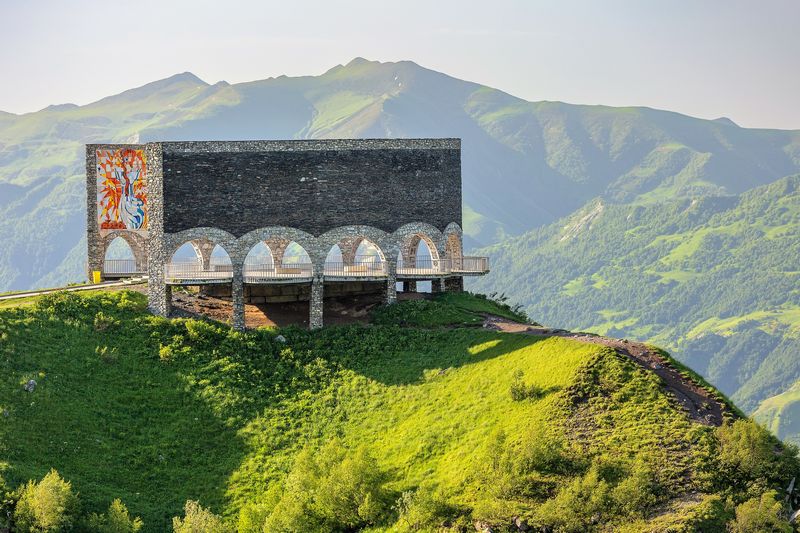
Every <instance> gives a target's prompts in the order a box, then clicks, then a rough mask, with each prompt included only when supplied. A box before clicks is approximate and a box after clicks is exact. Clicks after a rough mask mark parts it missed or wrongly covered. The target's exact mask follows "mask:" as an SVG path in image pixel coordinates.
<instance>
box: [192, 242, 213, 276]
mask: <svg viewBox="0 0 800 533" xmlns="http://www.w3.org/2000/svg"><path fill="white" fill-rule="evenodd" d="M215 246H216V244H214V243H213V242H212V241H210V240H209V239H195V240H193V241H192V247H194V251H195V252H196V253H197V255H199V256H200V262H201V263H202V265H203V270H211V254H212V252H213V251H214V247H215Z"/></svg>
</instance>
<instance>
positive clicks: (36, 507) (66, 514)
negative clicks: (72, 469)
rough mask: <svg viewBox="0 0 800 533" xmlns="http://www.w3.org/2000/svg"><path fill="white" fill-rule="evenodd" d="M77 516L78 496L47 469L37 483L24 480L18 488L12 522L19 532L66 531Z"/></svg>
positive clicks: (55, 473) (54, 472) (53, 471)
mask: <svg viewBox="0 0 800 533" xmlns="http://www.w3.org/2000/svg"><path fill="white" fill-rule="evenodd" d="M77 513H78V497H77V496H76V495H75V494H74V493H73V492H72V485H71V484H70V483H69V481H64V480H63V479H62V478H61V476H59V475H58V472H56V471H55V470H50V472H49V473H47V474H46V475H45V476H44V477H43V478H42V480H41V481H40V482H38V483H36V482H35V481H28V483H26V484H25V485H24V486H23V487H22V489H21V491H20V496H19V501H18V502H17V506H16V509H15V510H14V522H15V524H16V526H17V531H20V532H28V531H30V532H34V531H35V532H46V531H68V530H70V529H72V527H73V525H74V523H75V519H76V517H77Z"/></svg>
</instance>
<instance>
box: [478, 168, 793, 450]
mask: <svg viewBox="0 0 800 533" xmlns="http://www.w3.org/2000/svg"><path fill="white" fill-rule="evenodd" d="M596 213H598V210H597V208H596V206H595V204H590V205H589V206H587V207H586V209H585V212H584V213H579V214H577V215H575V216H573V217H571V218H570V219H568V220H566V221H563V222H561V223H557V224H554V225H553V226H551V227H549V228H547V229H544V230H542V231H539V232H532V233H530V234H529V235H526V236H524V237H521V238H519V239H516V240H512V241H509V242H507V243H505V244H503V245H499V246H496V247H494V248H491V249H489V250H488V253H489V255H491V256H492V258H493V266H492V269H493V271H492V273H491V274H490V275H489V276H487V278H486V279H483V280H481V281H479V282H478V283H477V284H476V285H477V288H478V289H479V290H482V291H490V290H494V288H495V287H503V288H504V290H506V291H507V293H508V294H512V295H514V300H515V301H516V302H520V303H523V304H526V310H527V311H528V313H529V314H531V315H532V316H536V317H537V318H538V319H540V320H542V321H544V322H547V323H552V324H559V325H563V326H566V327H571V328H581V329H590V330H593V331H595V332H598V333H603V334H605V333H609V334H610V335H612V336H629V337H633V338H638V339H642V340H652V341H654V342H657V343H659V344H662V345H666V346H669V347H670V349H673V350H674V352H675V353H676V355H677V356H678V357H679V358H680V359H681V360H683V361H684V362H685V363H687V364H688V365H689V366H691V367H692V368H694V369H695V370H696V371H698V372H700V373H701V374H703V375H704V376H705V377H706V378H707V379H709V380H710V381H711V382H712V383H714V384H715V385H716V386H717V387H719V388H720V389H721V390H722V391H723V392H725V393H726V394H729V395H731V396H732V397H733V399H734V400H735V401H736V402H737V404H740V405H741V406H742V407H744V408H745V409H746V410H747V411H750V412H752V411H753V410H754V409H755V408H756V406H757V405H758V403H759V402H760V401H762V400H764V399H765V398H767V397H769V396H771V395H773V394H775V393H776V391H781V390H785V389H786V388H788V387H789V386H790V385H792V383H793V382H794V381H795V380H796V379H798V377H800V366H799V365H798V363H797V359H796V358H795V357H794V356H793V355H792V354H794V353H796V351H797V349H800V344H798V339H800V299H799V298H798V296H800V292H798V290H797V279H798V269H797V265H796V257H797V256H798V254H800V249H799V248H798V246H800V244H798V243H800V177H797V176H795V177H790V178H786V179H782V180H779V181H777V182H775V183H774V184H771V185H769V186H765V187H762V188H759V189H756V190H754V191H752V192H748V193H745V194H743V195H741V196H740V197H722V198H714V197H698V198H696V199H694V200H685V201H672V202H666V203H656V204H648V205H636V206H620V205H613V204H611V205H608V204H606V205H604V208H603V209H602V210H601V211H600V212H599V214H596ZM590 214H596V215H595V216H594V217H590V216H589V215H590ZM528 265H533V266H532V267H529V266H528ZM792 434H793V433H792V432H789V431H784V430H783V429H781V431H780V436H781V437H787V436H791V435H792Z"/></svg>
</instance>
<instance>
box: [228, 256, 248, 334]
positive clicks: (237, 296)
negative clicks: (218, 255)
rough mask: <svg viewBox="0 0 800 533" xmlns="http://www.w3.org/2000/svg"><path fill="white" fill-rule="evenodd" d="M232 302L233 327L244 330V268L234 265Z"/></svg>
mask: <svg viewBox="0 0 800 533" xmlns="http://www.w3.org/2000/svg"><path fill="white" fill-rule="evenodd" d="M231 303H232V305H233V319H232V321H231V325H232V326H233V329H236V330H239V331H244V329H245V317H244V280H243V276H242V268H241V267H238V266H234V267H233V279H232V280H231Z"/></svg>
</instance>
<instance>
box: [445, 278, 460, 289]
mask: <svg viewBox="0 0 800 533" xmlns="http://www.w3.org/2000/svg"><path fill="white" fill-rule="evenodd" d="M444 290H445V291H447V292H464V278H463V277H461V276H453V277H449V278H445V280H444Z"/></svg>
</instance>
